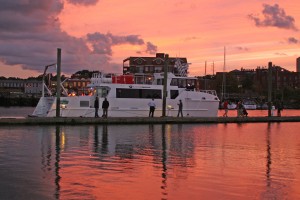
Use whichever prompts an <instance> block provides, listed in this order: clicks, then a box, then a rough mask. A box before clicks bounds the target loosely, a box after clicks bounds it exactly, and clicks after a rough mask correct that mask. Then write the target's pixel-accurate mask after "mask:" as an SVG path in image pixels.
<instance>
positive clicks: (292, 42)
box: [287, 37, 299, 44]
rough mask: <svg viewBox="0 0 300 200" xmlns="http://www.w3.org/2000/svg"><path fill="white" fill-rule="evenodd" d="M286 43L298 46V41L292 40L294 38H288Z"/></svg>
mask: <svg viewBox="0 0 300 200" xmlns="http://www.w3.org/2000/svg"><path fill="white" fill-rule="evenodd" d="M287 41H288V43H289V44H298V43H299V40H297V39H296V38H294V37H289V38H288V39H287Z"/></svg>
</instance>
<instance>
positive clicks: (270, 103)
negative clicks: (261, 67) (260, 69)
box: [268, 62, 272, 117]
mask: <svg viewBox="0 0 300 200" xmlns="http://www.w3.org/2000/svg"><path fill="white" fill-rule="evenodd" d="M271 109H272V62H269V65H268V116H269V117H271V116H272V114H271Z"/></svg>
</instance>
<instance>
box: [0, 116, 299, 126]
mask: <svg viewBox="0 0 300 200" xmlns="http://www.w3.org/2000/svg"><path fill="white" fill-rule="evenodd" d="M272 122H300V116H299V117H298V116H290V117H289V116H285V117H267V116H266V117H154V118H149V117H109V118H92V117H90V118H89V117H84V118H81V117H53V118H49V117H47V118H46V117H42V118H40V117H28V118H9V117H8V118H0V126H11V125H31V126H39V125H90V124H99V125H102V124H106V125H113V124H217V123H272Z"/></svg>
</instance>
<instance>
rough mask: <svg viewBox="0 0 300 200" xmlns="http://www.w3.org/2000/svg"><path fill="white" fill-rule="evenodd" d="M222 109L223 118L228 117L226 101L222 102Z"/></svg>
mask: <svg viewBox="0 0 300 200" xmlns="http://www.w3.org/2000/svg"><path fill="white" fill-rule="evenodd" d="M223 108H224V110H225V113H224V114H223V117H228V115H227V114H228V101H227V100H226V101H225V102H224V105H223Z"/></svg>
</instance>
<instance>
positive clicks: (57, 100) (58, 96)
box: [56, 48, 61, 117]
mask: <svg viewBox="0 0 300 200" xmlns="http://www.w3.org/2000/svg"><path fill="white" fill-rule="evenodd" d="M56 64H57V79H56V82H57V85H56V117H60V82H61V81H60V72H61V49H60V48H58V49H57V62H56Z"/></svg>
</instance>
